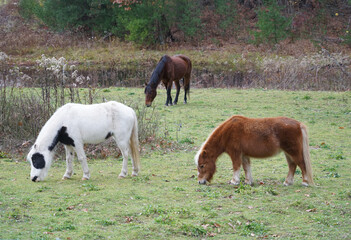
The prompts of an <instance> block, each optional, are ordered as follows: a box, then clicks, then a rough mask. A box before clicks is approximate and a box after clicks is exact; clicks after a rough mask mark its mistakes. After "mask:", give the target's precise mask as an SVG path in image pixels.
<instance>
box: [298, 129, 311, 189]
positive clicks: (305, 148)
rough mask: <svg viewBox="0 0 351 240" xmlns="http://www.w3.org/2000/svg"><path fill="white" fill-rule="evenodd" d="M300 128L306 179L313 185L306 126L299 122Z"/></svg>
mask: <svg viewBox="0 0 351 240" xmlns="http://www.w3.org/2000/svg"><path fill="white" fill-rule="evenodd" d="M300 128H301V132H302V146H303V160H304V162H305V167H306V174H305V175H306V180H307V182H308V183H309V184H310V185H314V182H313V174H312V165H311V158H310V150H309V144H308V135H307V127H306V126H305V125H304V124H302V123H301V124H300Z"/></svg>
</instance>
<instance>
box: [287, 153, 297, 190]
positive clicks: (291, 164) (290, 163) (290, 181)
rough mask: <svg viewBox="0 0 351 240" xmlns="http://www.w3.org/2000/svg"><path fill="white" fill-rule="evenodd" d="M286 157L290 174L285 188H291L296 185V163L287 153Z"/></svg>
mask: <svg viewBox="0 0 351 240" xmlns="http://www.w3.org/2000/svg"><path fill="white" fill-rule="evenodd" d="M285 157H286V161H287V162H288V166H289V172H288V176H287V177H286V179H285V181H284V186H289V185H292V184H293V183H294V174H295V170H296V166H297V165H296V163H295V162H294V160H293V158H292V157H291V156H290V155H288V154H287V153H285Z"/></svg>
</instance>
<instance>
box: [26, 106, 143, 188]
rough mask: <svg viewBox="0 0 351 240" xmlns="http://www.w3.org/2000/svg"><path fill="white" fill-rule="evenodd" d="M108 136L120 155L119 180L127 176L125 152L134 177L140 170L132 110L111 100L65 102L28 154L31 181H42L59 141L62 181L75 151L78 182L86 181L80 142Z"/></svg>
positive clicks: (83, 155)
mask: <svg viewBox="0 0 351 240" xmlns="http://www.w3.org/2000/svg"><path fill="white" fill-rule="evenodd" d="M109 137H113V138H114V139H115V141H116V143H117V146H118V148H119V149H120V150H121V152H122V156H123V166H122V171H121V173H120V175H119V177H125V176H126V175H127V173H128V172H127V165H128V154H129V153H131V158H132V167H133V172H132V176H137V175H138V172H139V169H140V159H139V141H138V121H137V117H136V114H135V112H134V110H133V109H132V108H130V107H127V106H125V105H123V104H121V103H118V102H113V101H111V102H107V103H100V104H92V105H83V104H75V103H68V104H66V105H64V106H62V107H60V108H59V109H57V111H56V112H55V113H54V114H53V115H52V116H51V118H50V119H49V120H48V121H47V122H46V124H45V125H44V127H43V128H42V129H41V131H40V133H39V135H38V138H37V140H36V141H35V143H34V145H33V146H32V148H31V150H30V152H29V153H28V156H27V160H28V161H29V162H30V164H31V173H30V178H31V180H32V181H33V182H37V181H42V180H44V178H45V177H46V176H47V173H48V170H49V168H50V166H51V163H52V159H53V157H54V155H55V153H54V149H55V146H56V145H57V143H59V142H61V143H63V144H64V146H65V150H66V163H67V169H66V172H65V174H64V175H63V179H67V178H70V177H72V174H73V166H72V159H73V157H74V152H73V151H75V152H76V153H77V157H78V160H79V161H80V162H81V164H82V168H83V178H82V180H88V179H89V178H90V172H89V168H88V164H87V159H86V156H85V153H84V148H83V147H84V143H93V144H96V143H101V142H103V141H105V140H106V139H108V138H109Z"/></svg>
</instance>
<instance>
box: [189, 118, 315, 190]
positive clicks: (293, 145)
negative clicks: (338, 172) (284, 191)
mask: <svg viewBox="0 0 351 240" xmlns="http://www.w3.org/2000/svg"><path fill="white" fill-rule="evenodd" d="M280 151H283V152H284V153H285V156H286V160H287V162H288V166H289V172H288V176H287V177H286V180H285V182H284V185H286V186H287V185H291V184H293V181H294V174H295V170H296V166H299V168H300V169H301V172H302V185H304V186H308V185H309V184H313V177H312V167H311V161H310V153H309V145H308V136H307V129H306V126H305V125H304V124H302V123H300V122H298V121H296V120H294V119H291V118H286V117H276V118H256V119H255V118H246V117H243V116H233V117H231V118H229V119H228V120H226V121H225V122H223V123H222V124H221V125H219V126H218V127H217V128H216V129H215V130H214V131H213V132H212V133H211V134H210V136H209V137H208V138H207V140H206V141H205V142H204V144H203V145H202V147H201V149H200V150H199V151H198V153H197V154H196V156H195V163H196V165H197V169H198V181H199V183H200V184H205V183H206V182H207V181H210V180H211V179H212V177H213V175H214V173H215V171H216V160H217V158H218V156H219V155H221V154H222V153H223V152H226V153H228V154H229V156H230V158H231V159H232V163H233V172H234V173H233V174H234V176H233V179H232V180H231V181H230V183H231V184H234V185H237V184H239V183H240V166H241V165H242V166H243V168H244V171H245V183H246V184H250V185H251V184H252V183H253V182H252V175H251V167H250V157H253V158H267V157H271V156H273V155H275V154H277V153H279V152H280ZM267 166H268V167H270V165H269V163H268V164H267Z"/></svg>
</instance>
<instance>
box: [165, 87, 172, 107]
mask: <svg viewBox="0 0 351 240" xmlns="http://www.w3.org/2000/svg"><path fill="white" fill-rule="evenodd" d="M171 90H172V81H170V84H169V83H168V84H167V100H166V104H165V105H166V106H168V104H169V105H171V106H172V96H171Z"/></svg>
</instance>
